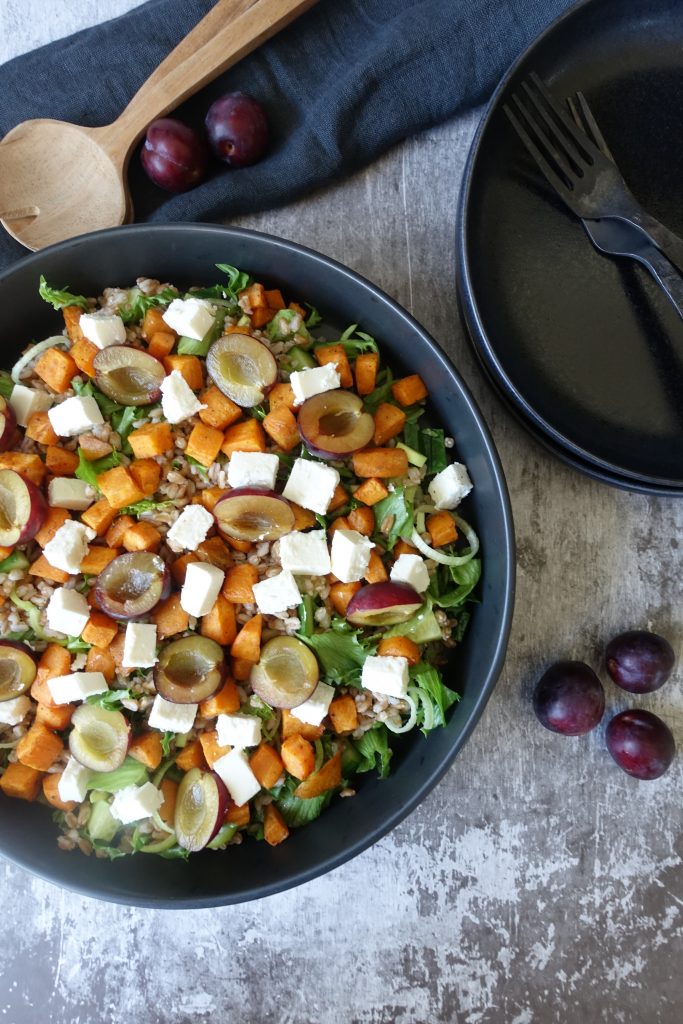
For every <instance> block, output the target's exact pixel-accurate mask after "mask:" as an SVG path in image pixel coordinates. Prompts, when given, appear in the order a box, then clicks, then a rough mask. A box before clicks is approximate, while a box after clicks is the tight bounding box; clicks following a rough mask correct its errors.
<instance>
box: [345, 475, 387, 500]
mask: <svg viewBox="0 0 683 1024" xmlns="http://www.w3.org/2000/svg"><path fill="white" fill-rule="evenodd" d="M388 493H389V491H388V490H387V488H386V487H385V486H384V484H383V483H382V481H381V480H378V479H377V478H376V477H370V479H368V480H364V481H363V483H362V484H361V485H360V487H357V488H356V489H355V491H354V492H353V496H354V498H356V499H357V500H358V501H362V502H363V504H364V505H376V504H377V502H378V501H382V499H383V498H386V496H387V495H388Z"/></svg>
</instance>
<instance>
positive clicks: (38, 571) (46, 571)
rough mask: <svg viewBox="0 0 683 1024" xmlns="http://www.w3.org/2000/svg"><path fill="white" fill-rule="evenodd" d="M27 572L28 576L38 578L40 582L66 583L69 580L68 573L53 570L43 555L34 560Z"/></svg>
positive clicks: (52, 566) (61, 570)
mask: <svg viewBox="0 0 683 1024" xmlns="http://www.w3.org/2000/svg"><path fill="white" fill-rule="evenodd" d="M28 571H29V575H30V576H38V577H39V578H40V579H41V580H51V581H52V582H53V583H66V581H67V580H68V579H69V573H68V572H64V570H63V569H55V567H54V565H50V563H49V562H48V560H47V558H46V557H45V555H40V557H39V558H36V560H35V562H33V564H32V565H31V566H30V568H29V570H28Z"/></svg>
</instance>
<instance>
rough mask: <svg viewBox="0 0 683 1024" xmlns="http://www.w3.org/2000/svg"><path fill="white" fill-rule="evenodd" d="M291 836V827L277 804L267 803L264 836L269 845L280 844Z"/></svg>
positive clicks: (264, 817)
mask: <svg viewBox="0 0 683 1024" xmlns="http://www.w3.org/2000/svg"><path fill="white" fill-rule="evenodd" d="M288 836H289V828H288V826H287V823H286V822H285V819H284V818H283V817H282V812H281V811H280V809H279V808H278V807H276V806H275V804H266V805H265V807H264V808H263V838H264V839H265V841H266V842H267V843H268V846H279V845H280V843H284V841H285V839H287V837H288Z"/></svg>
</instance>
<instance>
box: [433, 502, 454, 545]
mask: <svg viewBox="0 0 683 1024" xmlns="http://www.w3.org/2000/svg"><path fill="white" fill-rule="evenodd" d="M427 530H428V531H429V536H430V537H431V539H432V547H435V548H441V547H443V546H444V545H445V544H453V542H454V541H456V540H457V539H458V528H457V526H456V525H455V519H454V518H453V516H452V515H451V514H450V512H448V511H447V510H446V509H444V510H443V511H442V512H434V513H432V515H430V516H427Z"/></svg>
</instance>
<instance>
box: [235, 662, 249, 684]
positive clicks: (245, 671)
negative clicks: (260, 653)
mask: <svg viewBox="0 0 683 1024" xmlns="http://www.w3.org/2000/svg"><path fill="white" fill-rule="evenodd" d="M253 667H254V662H253V661H246V659H245V658H233V659H232V674H233V675H234V677H235V679H236V680H237V681H238V682H240V683H243V682H244V681H245V680H246V679H248V678H249V676H250V675H251V670H252V668H253Z"/></svg>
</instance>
